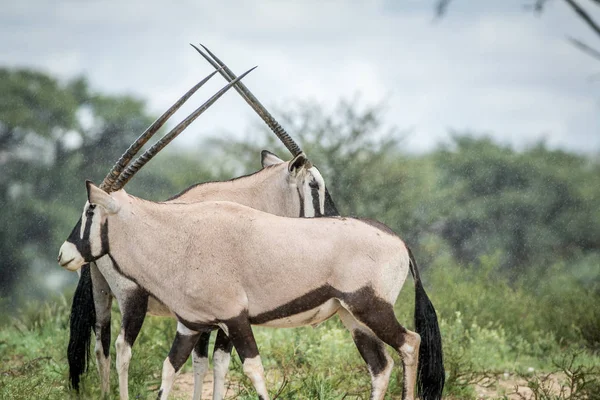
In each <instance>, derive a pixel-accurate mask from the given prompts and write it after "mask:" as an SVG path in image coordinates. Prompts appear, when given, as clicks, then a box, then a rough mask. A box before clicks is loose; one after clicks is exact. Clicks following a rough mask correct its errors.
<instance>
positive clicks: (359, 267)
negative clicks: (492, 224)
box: [58, 181, 444, 400]
mask: <svg viewBox="0 0 600 400" xmlns="http://www.w3.org/2000/svg"><path fill="white" fill-rule="evenodd" d="M86 187H87V194H88V196H87V197H88V201H87V202H86V204H85V206H84V208H83V214H82V217H81V227H80V228H79V229H75V230H74V231H73V232H72V233H71V235H70V237H69V238H68V239H67V241H65V242H64V243H63V245H62V246H61V248H60V251H59V256H58V262H59V264H60V265H61V266H62V267H64V268H66V269H68V270H70V271H74V270H77V269H79V268H80V267H81V266H82V265H83V264H85V263H89V262H93V261H97V260H99V259H100V258H102V257H104V256H107V257H109V259H110V260H111V263H110V265H111V267H112V268H113V269H114V273H115V274H120V275H123V276H125V277H127V278H129V279H130V280H131V281H133V282H135V283H136V284H137V285H138V286H137V287H138V288H139V290H141V291H143V292H144V293H145V294H146V296H147V295H151V296H152V297H154V298H156V299H158V300H159V301H160V302H162V303H163V304H165V305H166V306H167V307H168V308H169V310H171V311H172V312H173V313H174V314H175V315H176V317H177V320H178V325H177V333H176V336H175V339H174V342H173V345H172V347H171V351H170V352H169V355H168V357H167V358H166V359H165V361H164V364H163V372H162V382H161V387H160V390H159V398H160V399H166V398H167V397H168V394H169V391H170V389H171V386H172V384H173V381H174V379H175V376H176V373H177V372H178V371H179V370H180V368H181V366H182V365H183V363H184V362H185V360H186V359H187V358H188V356H189V354H190V352H191V351H192V349H193V348H194V346H195V344H196V342H197V340H198V338H199V337H200V336H201V335H202V334H203V333H206V332H210V331H212V330H214V329H217V328H220V329H222V330H223V331H224V332H225V334H226V335H227V336H228V337H229V339H230V340H231V342H232V343H233V346H234V347H235V348H236V350H237V353H238V355H239V356H240V358H241V360H242V366H243V370H244V373H245V374H246V375H247V376H248V378H249V379H250V380H251V382H252V384H253V385H254V387H255V389H256V391H257V393H258V396H259V399H263V400H266V399H268V398H269V395H268V392H267V389H266V385H265V382H264V371H263V367H262V363H261V360H260V356H259V353H258V348H257V345H256V342H255V340H254V336H253V333H252V328H251V325H253V324H254V325H263V326H271V327H294V326H302V325H314V324H318V323H320V322H323V321H324V320H326V319H328V318H330V317H332V316H333V315H335V314H337V315H339V317H340V318H341V320H342V322H343V323H344V325H345V326H346V327H347V328H348V330H349V331H350V332H351V333H352V336H353V338H354V341H355V343H356V346H357V348H358V350H359V352H360V353H361V355H362V356H363V358H364V360H365V361H366V363H367V365H368V369H369V372H370V374H371V379H372V391H371V399H382V398H383V397H384V395H385V392H386V390H387V384H388V380H389V376H390V373H391V370H392V364H393V362H392V359H391V358H390V357H389V355H388V354H387V351H386V349H385V346H384V345H385V344H387V345H389V346H391V347H393V348H394V349H395V350H396V351H398V352H399V353H400V355H401V358H402V363H403V369H404V382H403V399H405V400H413V399H414V398H415V387H418V388H419V389H420V391H421V395H422V398H423V399H440V398H441V391H442V388H443V382H444V374H443V365H442V349H441V337H440V334H439V328H438V324H437V316H436V314H435V310H434V308H433V306H432V304H431V302H430V301H429V299H428V298H427V296H426V294H425V292H424V290H423V287H422V285H421V281H420V278H419V272H418V269H417V264H416V262H415V260H414V257H413V256H412V254H411V253H410V250H408V248H407V247H406V245H405V244H404V243H403V241H402V240H400V238H399V237H398V236H396V235H395V234H394V233H393V232H392V231H391V230H390V229H389V228H387V227H386V226H385V225H383V224H382V223H379V222H377V221H369V220H360V219H355V218H341V217H324V218H286V217H280V216H276V215H273V214H268V213H265V212H262V211H259V210H255V209H253V208H249V207H246V206H243V205H240V204H237V203H232V202H212V201H206V202H199V203H187V204H183V203H154V202H150V201H147V200H143V199H140V198H137V197H134V196H131V195H128V194H127V193H126V192H125V191H124V190H122V189H121V190H117V191H114V192H111V193H107V192H105V191H104V190H102V189H100V188H98V187H97V186H95V185H93V184H92V183H91V182H89V181H88V182H87V183H86ZM409 270H410V271H411V272H412V274H413V277H414V280H415V285H416V289H417V290H416V292H417V296H418V297H419V299H418V301H417V304H416V306H415V323H416V326H417V331H418V333H415V332H412V331H410V330H407V329H406V328H404V327H403V326H402V325H400V323H399V322H398V321H397V320H396V317H395V315H394V309H393V306H394V303H395V301H396V298H397V296H398V294H399V292H400V289H401V288H402V286H403V284H404V281H405V279H406V276H407V274H408V271H409ZM102 272H103V273H104V271H102ZM419 362H420V363H419Z"/></svg>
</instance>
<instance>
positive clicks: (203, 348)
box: [192, 332, 210, 400]
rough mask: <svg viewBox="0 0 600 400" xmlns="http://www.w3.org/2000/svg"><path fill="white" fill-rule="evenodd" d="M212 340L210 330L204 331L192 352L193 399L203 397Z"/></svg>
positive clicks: (196, 399) (198, 399) (197, 399)
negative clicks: (209, 347) (209, 346)
mask: <svg viewBox="0 0 600 400" xmlns="http://www.w3.org/2000/svg"><path fill="white" fill-rule="evenodd" d="M209 342H210V332H203V333H202V334H200V337H199V338H198V342H196V345H195V346H194V351H193V352H192V365H193V366H194V395H193V396H192V399H193V400H200V399H201V398H202V386H203V384H204V377H205V376H206V373H207V372H208V344H209Z"/></svg>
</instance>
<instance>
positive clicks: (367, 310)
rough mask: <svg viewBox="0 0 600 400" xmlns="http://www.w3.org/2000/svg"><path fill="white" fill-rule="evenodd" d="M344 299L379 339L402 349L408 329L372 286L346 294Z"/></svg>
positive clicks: (355, 315) (352, 311)
mask: <svg viewBox="0 0 600 400" xmlns="http://www.w3.org/2000/svg"><path fill="white" fill-rule="evenodd" d="M343 300H344V301H345V302H346V303H347V304H348V305H349V307H350V312H351V313H352V315H353V316H354V317H355V318H356V319H358V320H359V321H360V322H362V323H363V324H365V325H366V326H368V327H369V329H371V330H372V331H373V333H374V334H375V335H376V336H377V337H378V338H379V339H381V340H383V341H384V342H385V343H387V344H388V345H390V346H392V347H393V348H394V349H396V350H397V351H400V347H402V345H403V344H404V341H405V339H404V337H405V335H406V329H405V328H404V327H403V326H402V325H400V323H399V322H398V320H397V319H396V315H395V314H394V307H393V306H392V305H391V304H389V303H387V302H385V301H383V300H382V299H380V298H379V297H377V296H376V295H375V292H374V291H373V289H372V288H370V287H366V288H363V289H360V290H358V291H356V292H354V293H351V294H346V295H345V296H344V299H343Z"/></svg>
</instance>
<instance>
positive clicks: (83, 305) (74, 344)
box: [67, 264, 96, 391]
mask: <svg viewBox="0 0 600 400" xmlns="http://www.w3.org/2000/svg"><path fill="white" fill-rule="evenodd" d="M95 324H96V308H95V307H94V293H93V292H92V274H91V272H90V265H89V264H86V265H84V266H83V267H81V276H80V277H79V284H78V285H77V289H75V295H74V296H73V304H72V305H71V317H70V330H71V331H70V337H69V347H68V349H67V358H68V360H69V380H70V383H71V387H72V388H73V389H75V390H76V391H79V382H80V379H81V375H83V373H84V372H86V371H87V368H88V362H89V359H90V343H91V339H92V331H93V329H94V325H95Z"/></svg>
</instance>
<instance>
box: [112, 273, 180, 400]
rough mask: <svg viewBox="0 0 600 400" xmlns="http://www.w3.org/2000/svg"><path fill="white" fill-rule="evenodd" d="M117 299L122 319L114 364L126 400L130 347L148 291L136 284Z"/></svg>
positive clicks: (137, 332) (133, 341)
mask: <svg viewBox="0 0 600 400" xmlns="http://www.w3.org/2000/svg"><path fill="white" fill-rule="evenodd" d="M118 300H119V308H120V309H121V315H122V319H121V332H120V333H119V336H118V337H117V340H116V342H115V347H116V350H117V360H116V366H117V374H118V376H119V395H120V398H121V400H127V399H128V398H129V387H128V380H129V362H130V361H131V347H132V346H133V344H134V343H135V340H136V339H137V337H138V334H139V333H140V330H141V329H142V324H143V323H144V318H145V317H146V310H147V309H148V293H147V292H146V291H145V290H143V289H142V288H140V287H139V286H137V285H136V286H135V289H133V290H131V291H127V295H126V296H124V297H123V298H120V299H118ZM188 355H189V354H188Z"/></svg>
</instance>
